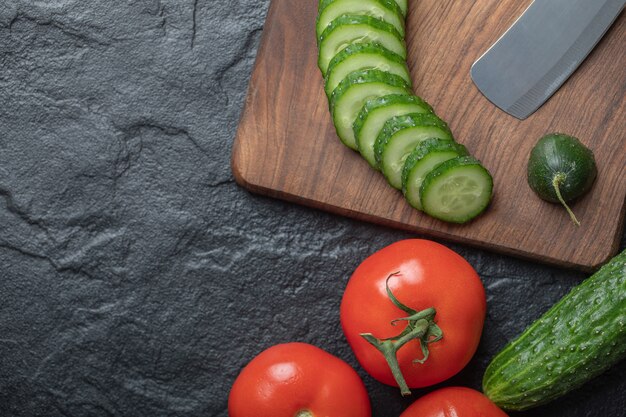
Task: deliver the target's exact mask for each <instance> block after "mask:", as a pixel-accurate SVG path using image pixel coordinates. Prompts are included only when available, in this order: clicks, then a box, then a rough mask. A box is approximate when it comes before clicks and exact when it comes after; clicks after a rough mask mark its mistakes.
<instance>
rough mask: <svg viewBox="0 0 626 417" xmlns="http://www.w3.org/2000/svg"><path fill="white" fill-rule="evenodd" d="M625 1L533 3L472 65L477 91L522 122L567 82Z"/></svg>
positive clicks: (543, 0)
mask: <svg viewBox="0 0 626 417" xmlns="http://www.w3.org/2000/svg"><path fill="white" fill-rule="evenodd" d="M625 4H626V0H534V1H533V3H531V5H530V6H529V7H528V8H527V9H526V11H525V12H524V13H523V14H522V15H521V16H520V17H519V18H518V19H517V21H515V23H513V25H512V26H511V27H510V28H509V29H508V30H507V31H506V32H505V33H504V35H502V37H501V38H500V39H498V41H497V42H496V43H495V44H493V46H491V48H489V49H488V50H487V52H485V53H484V54H483V55H482V56H481V57H480V58H479V59H478V60H477V61H476V62H474V65H472V69H471V72H470V73H471V77H472V80H473V81H474V83H475V84H476V86H477V87H478V89H479V90H480V91H481V93H483V95H485V97H487V98H488V99H489V101H491V102H492V103H493V104H495V105H496V106H498V107H499V108H500V109H502V110H504V111H505V112H507V113H509V114H510V115H512V116H515V117H517V118H518V119H525V118H527V117H528V116H530V115H531V114H533V113H534V112H535V111H536V110H537V109H538V108H539V107H541V105H542V104H543V103H545V102H546V101H547V100H548V99H549V98H550V96H552V94H554V93H555V92H556V90H558V89H559V87H560V86H561V85H562V84H563V83H564V82H565V80H567V78H568V77H569V76H570V75H571V74H572V73H573V72H574V70H576V68H578V66H579V65H580V64H581V63H582V62H583V61H584V60H585V58H586V57H587V55H588V54H589V53H590V52H591V50H592V49H593V48H594V46H595V45H596V44H597V43H598V41H599V40H600V39H601V38H602V36H603V35H604V34H605V33H606V31H607V30H608V29H609V27H610V26H611V25H612V24H613V22H614V21H615V19H617V16H618V15H619V14H620V12H621V11H622V9H623V8H624V5H625Z"/></svg>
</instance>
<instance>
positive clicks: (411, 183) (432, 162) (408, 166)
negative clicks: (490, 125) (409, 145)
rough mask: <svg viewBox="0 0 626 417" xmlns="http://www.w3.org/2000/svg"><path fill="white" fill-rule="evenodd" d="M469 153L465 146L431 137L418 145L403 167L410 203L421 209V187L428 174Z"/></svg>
mask: <svg viewBox="0 0 626 417" xmlns="http://www.w3.org/2000/svg"><path fill="white" fill-rule="evenodd" d="M467 155H469V153H468V152H467V149H466V148H465V146H463V145H461V144H459V143H456V142H451V141H448V140H441V139H435V138H430V139H426V140H425V141H424V142H422V143H420V144H419V145H417V147H416V148H415V149H414V150H413V152H411V154H410V155H409V156H408V157H407V158H406V162H405V163H404V168H403V169H402V193H403V194H404V197H405V198H406V199H407V201H408V202H409V204H410V205H411V206H413V207H415V208H416V209H418V210H421V209H422V203H421V200H420V188H421V185H422V182H424V178H426V175H428V173H430V171H432V170H433V169H434V168H435V167H437V166H438V165H439V164H441V163H443V162H445V161H447V160H449V159H453V158H456V157H459V156H467Z"/></svg>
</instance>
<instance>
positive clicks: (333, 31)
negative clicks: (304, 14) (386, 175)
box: [317, 15, 406, 76]
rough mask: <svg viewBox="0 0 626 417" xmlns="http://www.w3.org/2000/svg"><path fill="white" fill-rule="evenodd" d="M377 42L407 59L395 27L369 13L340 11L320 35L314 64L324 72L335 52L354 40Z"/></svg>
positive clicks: (358, 41) (355, 41) (400, 36)
mask: <svg viewBox="0 0 626 417" xmlns="http://www.w3.org/2000/svg"><path fill="white" fill-rule="evenodd" d="M368 42H377V43H380V44H381V45H382V46H384V47H385V48H387V49H389V50H390V51H392V52H395V53H396V54H398V55H400V56H401V57H402V59H406V46H405V45H404V40H403V39H402V35H400V33H399V32H398V31H397V30H396V28H395V27H394V26H393V25H391V24H389V23H387V22H383V21H382V20H380V19H376V18H373V17H370V16H357V15H343V16H340V17H338V18H337V19H335V20H333V21H332V22H330V24H329V25H328V27H327V28H326V29H325V30H324V32H323V33H322V35H321V36H320V37H319V49H320V51H319V58H318V60H317V65H318V67H319V68H320V70H321V71H322V74H323V75H324V76H326V70H327V69H328V64H329V63H330V61H331V60H332V59H333V57H334V56H335V55H337V54H338V53H339V52H341V51H342V50H343V49H345V48H346V47H347V46H348V45H350V44H353V43H368Z"/></svg>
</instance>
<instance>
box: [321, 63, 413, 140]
mask: <svg viewBox="0 0 626 417" xmlns="http://www.w3.org/2000/svg"><path fill="white" fill-rule="evenodd" d="M409 93H410V87H409V86H408V84H407V83H406V81H404V80H403V79H402V77H399V76H397V75H393V74H389V73H386V72H384V71H380V70H364V71H356V72H353V73H350V74H349V75H348V76H347V77H346V78H344V79H343V81H341V83H339V85H338V86H337V88H336V89H335V90H334V91H333V94H332V95H331V97H330V113H331V115H332V117H333V123H334V124H335V129H336V130H337V135H338V136H339V138H340V139H341V141H342V142H343V143H344V144H345V145H346V146H348V147H349V148H351V149H354V150H356V149H357V147H356V141H355V139H354V130H353V129H352V126H353V124H354V120H355V119H356V117H357V115H358V114H359V111H360V110H361V109H362V108H363V105H364V104H365V103H366V102H367V101H368V100H371V99H374V98H377V97H380V96H386V95H388V94H409Z"/></svg>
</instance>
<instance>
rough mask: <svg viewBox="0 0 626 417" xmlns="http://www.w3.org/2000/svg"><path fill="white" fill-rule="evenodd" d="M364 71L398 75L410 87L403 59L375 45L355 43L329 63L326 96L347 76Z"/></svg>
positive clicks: (325, 87) (409, 77)
mask: <svg viewBox="0 0 626 417" xmlns="http://www.w3.org/2000/svg"><path fill="white" fill-rule="evenodd" d="M365 69H378V70H381V71H386V72H389V73H391V74H396V75H399V76H400V77H402V78H403V79H404V81H406V82H407V84H408V85H409V86H411V76H410V75H409V69H408V67H407V65H406V61H405V60H404V58H402V57H401V56H400V55H398V54H396V53H394V52H391V51H390V50H389V49H387V48H385V47H384V46H382V45H379V44H377V43H355V44H354V45H350V46H348V47H346V49H344V50H343V51H341V52H339V53H338V54H337V55H336V56H335V57H334V58H333V59H332V60H331V61H330V64H329V65H328V70H327V71H326V81H325V85H324V89H325V90H326V95H327V96H329V97H330V95H331V94H332V92H333V90H334V89H335V88H337V86H338V85H339V83H340V82H341V80H343V79H344V78H345V77H346V76H347V75H348V74H350V73H351V72H354V71H359V70H365Z"/></svg>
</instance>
